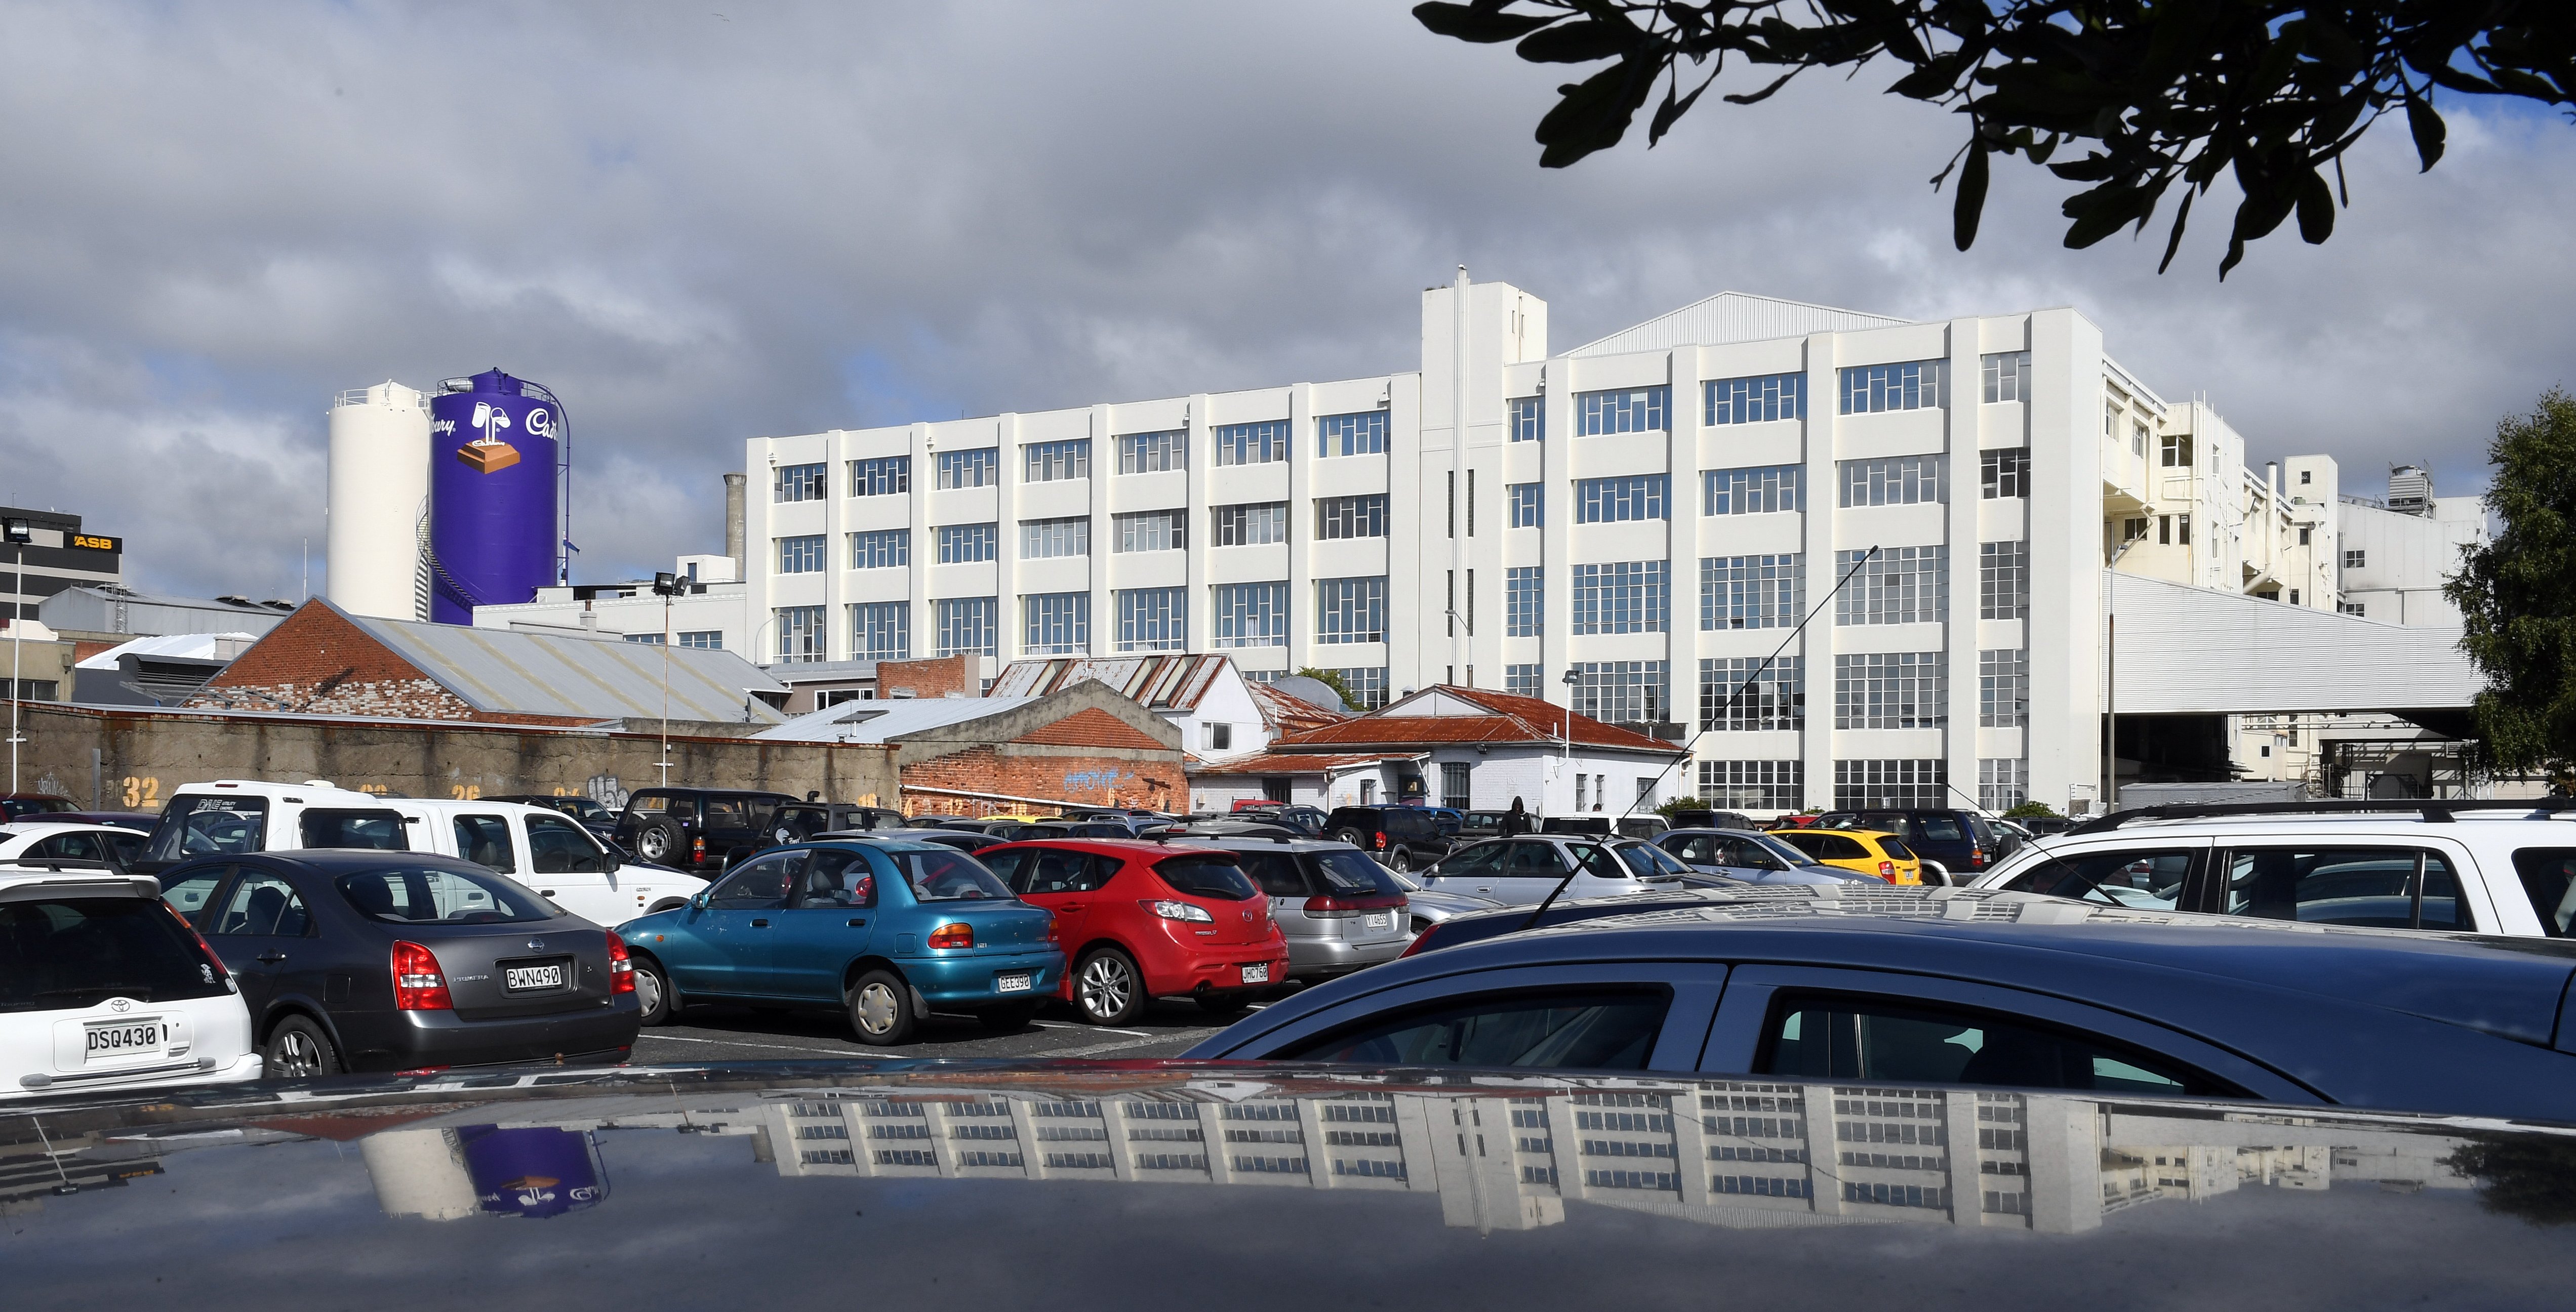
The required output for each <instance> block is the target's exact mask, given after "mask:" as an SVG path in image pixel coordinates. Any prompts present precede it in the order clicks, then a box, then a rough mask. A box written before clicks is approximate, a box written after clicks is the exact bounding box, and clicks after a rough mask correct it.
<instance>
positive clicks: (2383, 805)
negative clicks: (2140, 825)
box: [2066, 797, 2576, 835]
mask: <svg viewBox="0 0 2576 1312" xmlns="http://www.w3.org/2000/svg"><path fill="white" fill-rule="evenodd" d="M2410 811H2411V812H2414V813H2415V814H2417V815H2420V816H2422V817H2423V819H2424V820H2425V821H2426V822H2427V823H2430V824H2448V823H2450V822H2451V820H2452V817H2453V815H2454V813H2456V812H2460V811H2524V812H2540V813H2543V814H2547V815H2556V814H2559V813H2560V812H2568V811H2576V797H2535V798H2525V799H2522V800H2507V799H2502V798H2465V797H2449V798H2445V797H2409V798H2387V799H2382V800H2369V801H2364V800H2353V799H2346V800H2336V801H2324V802H2177V803H2175V804H2173V805H2171V806H2141V807H2138V808H2136V809H2134V810H2128V811H2113V812H2112V813H2110V814H2109V815H2105V816H2097V817H2095V818H2093V819H2091V820H2087V821H2085V822H2084V823H2082V824H2080V825H2076V826H2075V827H2073V828H2071V829H2068V830H2067V831H2066V832H2067V833H2068V834H2070V835H2072V834H2100V833H2108V832H2110V831H2111V830H2114V829H2118V828H2120V827H2121V826H2123V825H2126V824H2129V823H2131V822H2133V821H2139V820H2206V819H2212V818H2215V817H2219V816H2235V815H2399V814H2404V813H2406V812H2410Z"/></svg>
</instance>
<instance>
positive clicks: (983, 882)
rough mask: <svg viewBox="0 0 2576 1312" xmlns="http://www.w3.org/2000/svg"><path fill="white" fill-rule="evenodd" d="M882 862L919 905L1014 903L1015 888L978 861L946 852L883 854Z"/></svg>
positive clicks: (878, 854)
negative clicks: (1013, 890) (1012, 890)
mask: <svg viewBox="0 0 2576 1312" xmlns="http://www.w3.org/2000/svg"><path fill="white" fill-rule="evenodd" d="M875 855H876V856H877V858H878V859H879V860H882V861H884V862H886V863H888V864H890V865H892V866H893V867H894V868H895V869H896V870H897V871H898V872H900V873H901V874H902V875H903V880H904V883H905V884H906V885H907V886H909V887H910V888H911V889H912V898H913V900H914V901H916V902H984V901H1002V902H1007V901H1010V900H1011V887H1010V885H1008V884H1005V883H1003V882H1002V881H1001V880H999V879H995V878H994V877H993V872H992V871H990V870H987V869H985V868H984V867H983V866H982V865H981V864H980V863H978V862H977V861H976V860H975V858H973V857H971V856H968V855H966V854H965V853H963V852H951V851H947V850H945V849H942V850H939V851H935V852H879V853H876V854H875Z"/></svg>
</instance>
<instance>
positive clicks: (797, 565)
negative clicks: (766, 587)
mask: <svg viewBox="0 0 2576 1312" xmlns="http://www.w3.org/2000/svg"><path fill="white" fill-rule="evenodd" d="M822 568H823V535H822V534H820V533H803V534H799V535H797V536H795V537H792V538H780V539H778V572H779V573H781V574H812V573H816V572H818V571H820V570H821V569H822Z"/></svg>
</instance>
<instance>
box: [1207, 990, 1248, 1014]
mask: <svg viewBox="0 0 2576 1312" xmlns="http://www.w3.org/2000/svg"><path fill="white" fill-rule="evenodd" d="M1197 1001H1198V1004H1199V1010H1201V1011H1204V1012H1206V1013H1207V1014H1209V1015H1211V1016H1222V1017H1224V1018H1226V1019H1228V1020H1232V1019H1233V1018H1235V1017H1237V1016H1240V1015H1242V1014H1243V1013H1244V1012H1245V1011H1246V1010H1247V1009H1249V1008H1250V1007H1251V1006H1252V998H1251V996H1250V995H1249V994H1243V993H1202V994H1200V995H1198V999H1197Z"/></svg>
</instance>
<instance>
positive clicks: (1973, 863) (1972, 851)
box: [1968, 847, 1986, 870]
mask: <svg viewBox="0 0 2576 1312" xmlns="http://www.w3.org/2000/svg"><path fill="white" fill-rule="evenodd" d="M1968 868H1969V869H1970V870H1983V869H1985V868H1986V849H1984V848H1982V847H1972V848H1969V849H1968Z"/></svg>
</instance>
